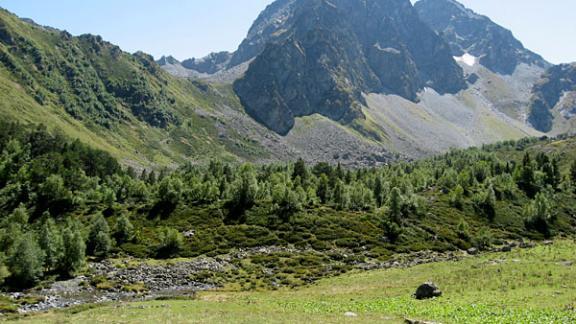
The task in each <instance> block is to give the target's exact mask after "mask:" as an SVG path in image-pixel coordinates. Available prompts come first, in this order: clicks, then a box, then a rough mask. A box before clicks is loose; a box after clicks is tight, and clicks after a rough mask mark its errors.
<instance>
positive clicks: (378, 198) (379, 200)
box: [374, 175, 384, 208]
mask: <svg viewBox="0 0 576 324" xmlns="http://www.w3.org/2000/svg"><path fill="white" fill-rule="evenodd" d="M374 199H375V202H376V207H378V208H380V207H382V205H383V204H384V184H383V183H382V177H381V176H379V175H377V176H376V180H375V181H374Z"/></svg>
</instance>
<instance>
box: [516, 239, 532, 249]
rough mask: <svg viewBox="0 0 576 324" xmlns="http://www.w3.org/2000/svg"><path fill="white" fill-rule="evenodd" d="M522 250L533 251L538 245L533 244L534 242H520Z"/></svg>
mask: <svg viewBox="0 0 576 324" xmlns="http://www.w3.org/2000/svg"><path fill="white" fill-rule="evenodd" d="M519 246H520V248H522V249H531V248H534V247H535V246H536V244H534V243H532V242H524V241H522V242H520V244H519Z"/></svg>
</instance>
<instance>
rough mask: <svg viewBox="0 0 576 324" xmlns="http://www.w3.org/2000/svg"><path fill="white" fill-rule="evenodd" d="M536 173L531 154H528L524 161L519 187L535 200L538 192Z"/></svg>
mask: <svg viewBox="0 0 576 324" xmlns="http://www.w3.org/2000/svg"><path fill="white" fill-rule="evenodd" d="M534 172H535V171H534V165H533V163H532V159H531V158H530V154H529V153H526V154H525V155H524V158H523V160H522V167H521V170H520V179H518V187H519V188H520V189H522V190H523V191H524V192H525V193H526V195H528V197H530V198H533V197H534V196H535V195H536V192H537V186H536V179H535V175H534Z"/></svg>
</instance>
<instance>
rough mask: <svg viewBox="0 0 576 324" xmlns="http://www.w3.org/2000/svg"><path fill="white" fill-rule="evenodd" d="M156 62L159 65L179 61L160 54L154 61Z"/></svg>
mask: <svg viewBox="0 0 576 324" xmlns="http://www.w3.org/2000/svg"><path fill="white" fill-rule="evenodd" d="M156 63H158V65H160V66H164V65H178V64H180V62H179V61H178V60H177V59H175V58H174V57H173V56H162V57H161V58H160V59H159V60H158V61H156Z"/></svg>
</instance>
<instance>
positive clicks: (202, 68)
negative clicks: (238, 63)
mask: <svg viewBox="0 0 576 324" xmlns="http://www.w3.org/2000/svg"><path fill="white" fill-rule="evenodd" d="M231 57H232V54H231V53H229V52H219V53H212V54H210V55H208V56H206V57H204V58H201V59H194V58H192V59H188V60H184V61H182V66H183V67H185V68H187V69H190V70H194V71H197V72H200V73H206V74H214V73H216V72H218V71H220V70H222V69H223V68H225V67H226V66H227V65H228V63H229V62H230V58H231Z"/></svg>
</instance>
